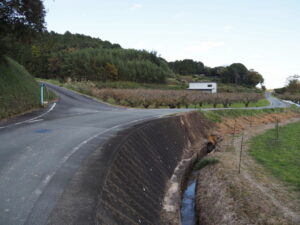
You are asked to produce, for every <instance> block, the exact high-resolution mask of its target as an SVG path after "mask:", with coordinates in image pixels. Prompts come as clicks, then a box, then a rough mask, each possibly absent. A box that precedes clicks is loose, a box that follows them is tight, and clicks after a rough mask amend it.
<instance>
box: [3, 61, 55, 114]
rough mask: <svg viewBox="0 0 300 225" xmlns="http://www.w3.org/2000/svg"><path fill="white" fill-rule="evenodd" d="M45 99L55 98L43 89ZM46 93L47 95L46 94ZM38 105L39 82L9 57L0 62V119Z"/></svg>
mask: <svg viewBox="0 0 300 225" xmlns="http://www.w3.org/2000/svg"><path fill="white" fill-rule="evenodd" d="M45 93H46V100H51V99H54V98H55V95H54V94H53V93H52V92H49V91H45ZM47 95H48V96H47ZM38 107H40V89H39V84H38V83H37V82H36V81H35V80H34V78H33V77H32V76H31V75H30V74H29V73H28V72H27V71H26V69H25V68H24V67H23V66H21V65H20V64H18V63H17V62H15V61H14V60H12V59H10V58H5V59H4V60H2V61H1V62H0V119H4V118H9V117H11V116H14V115H17V114H20V113H23V112H26V111H29V110H32V109H34V108H38Z"/></svg>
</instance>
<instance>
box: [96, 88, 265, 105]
mask: <svg viewBox="0 0 300 225" xmlns="http://www.w3.org/2000/svg"><path fill="white" fill-rule="evenodd" d="M93 92H94V95H95V96H97V97H98V98H100V99H101V100H103V101H105V102H110V103H113V104H117V105H123V106H129V107H143V108H161V107H168V108H201V107H208V106H209V107H214V108H217V107H224V108H228V107H232V106H233V105H234V104H237V103H239V104H242V105H241V107H242V106H244V107H249V106H250V104H251V103H257V102H259V101H260V100H262V99H263V95H262V94H258V93H238V94H237V93H221V94H206V93H201V92H199V91H187V90H149V89H95V90H93Z"/></svg>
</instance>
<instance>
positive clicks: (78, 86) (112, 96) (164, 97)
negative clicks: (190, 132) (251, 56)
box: [39, 79, 270, 109]
mask: <svg viewBox="0 0 300 225" xmlns="http://www.w3.org/2000/svg"><path fill="white" fill-rule="evenodd" d="M39 80H40V81H44V82H49V83H52V84H55V85H58V86H62V87H65V88H68V89H71V90H74V91H77V92H79V93H82V94H85V95H89V96H92V97H95V98H98V99H99V100H101V101H104V102H107V103H109V104H112V105H122V106H125V107H126V106H129V107H136V108H168V107H169V108H196V109H197V108H199V109H201V108H224V100H225V102H226V99H229V100H230V101H231V104H228V103H226V104H227V107H232V108H242V107H245V105H246V104H245V102H243V100H244V98H247V96H248V97H249V96H250V98H253V97H254V99H253V100H251V101H250V103H249V105H248V107H262V106H267V105H269V104H270V103H269V101H268V100H267V99H265V98H261V97H258V98H256V97H255V96H257V95H259V94H255V93H245V92H243V93H239V94H237V93H236V94H235V93H227V92H225V93H220V94H218V95H217V96H216V95H210V94H206V96H205V94H203V96H202V97H203V98H205V99H203V98H202V100H201V99H199V97H196V95H198V94H199V93H201V92H197V91H194V93H193V92H192V91H185V89H182V88H181V90H180V87H179V86H178V85H172V84H171V83H170V85H159V84H140V83H135V82H125V81H119V82H90V81H86V82H67V83H61V82H59V81H57V80H45V79H43V80H42V79H39ZM152 90H153V92H152ZM167 90H177V91H174V92H172V93H171V92H167ZM180 91H181V94H180ZM183 91H185V92H183ZM191 93H193V94H191ZM193 98H194V99H195V98H197V100H196V103H198V104H194V103H193V102H195V101H194V100H193ZM214 98H218V99H216V100H213V99H214ZM201 101H202V102H201ZM214 101H217V102H218V103H217V104H216V103H214V104H213V103H211V102H214ZM200 102H201V104H200Z"/></svg>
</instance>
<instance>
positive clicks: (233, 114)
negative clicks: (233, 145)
mask: <svg viewBox="0 0 300 225" xmlns="http://www.w3.org/2000/svg"><path fill="white" fill-rule="evenodd" d="M284 111H285V109H283V108H274V109H272V108H271V109H228V110H226V109H225V110H216V111H200V113H202V114H203V115H204V116H205V117H206V118H208V119H210V120H211V121H213V122H216V123H220V122H222V118H224V117H225V118H238V117H241V116H258V115H263V114H270V113H283V112H284Z"/></svg>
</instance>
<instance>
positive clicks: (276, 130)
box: [275, 117, 279, 141]
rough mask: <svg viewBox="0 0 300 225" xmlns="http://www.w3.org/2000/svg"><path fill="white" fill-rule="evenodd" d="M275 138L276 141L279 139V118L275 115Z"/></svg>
mask: <svg viewBox="0 0 300 225" xmlns="http://www.w3.org/2000/svg"><path fill="white" fill-rule="evenodd" d="M275 140H276V141H278V140H279V119H278V117H276V121H275Z"/></svg>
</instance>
